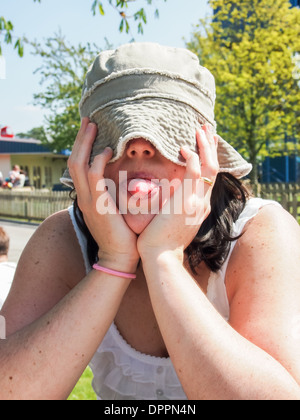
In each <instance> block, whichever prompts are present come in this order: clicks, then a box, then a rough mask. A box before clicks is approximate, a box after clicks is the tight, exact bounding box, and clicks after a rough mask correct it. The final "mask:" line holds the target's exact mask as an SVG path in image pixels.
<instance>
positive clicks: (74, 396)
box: [68, 367, 97, 401]
mask: <svg viewBox="0 0 300 420" xmlns="http://www.w3.org/2000/svg"><path fill="white" fill-rule="evenodd" d="M92 379H93V374H92V371H91V369H90V368H89V367H87V368H86V370H85V371H84V372H83V374H82V376H81V378H80V379H79V381H78V383H77V385H76V386H75V388H74V389H73V391H72V392H71V395H70V396H69V398H68V401H95V400H96V399H97V397H96V394H95V393H94V391H93V388H92Z"/></svg>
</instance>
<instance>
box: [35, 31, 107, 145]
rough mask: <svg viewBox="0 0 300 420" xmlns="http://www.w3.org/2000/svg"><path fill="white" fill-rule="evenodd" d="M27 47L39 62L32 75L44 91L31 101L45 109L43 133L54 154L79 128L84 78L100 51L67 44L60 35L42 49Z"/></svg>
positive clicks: (37, 46) (66, 143) (92, 46)
mask: <svg viewBox="0 0 300 420" xmlns="http://www.w3.org/2000/svg"><path fill="white" fill-rule="evenodd" d="M31 45H32V46H33V48H34V54H35V55H39V56H40V57H42V59H43V64H42V66H41V67H39V68H38V69H37V70H36V72H38V73H39V74H40V75H41V84H42V85H43V86H45V88H44V90H43V91H42V92H40V93H38V94H36V95H34V100H35V103H36V104H40V105H41V106H43V107H45V108H48V109H49V115H48V116H47V117H46V132H47V137H48V138H49V140H50V142H48V141H46V144H47V146H48V147H50V148H51V149H52V150H54V151H60V150H62V149H68V148H71V147H72V145H73V143H74V140H75V137H76V135H77V132H78V130H79V126H80V116H79V110H78V104H79V101H80V99H81V90H82V85H83V81H84V77H85V74H86V72H87V71H88V68H89V66H90V65H91V63H92V61H93V60H94V58H95V56H96V55H97V54H98V53H99V52H100V48H99V47H97V46H96V45H95V44H94V45H91V44H87V45H84V46H83V45H81V44H79V45H78V46H76V47H75V46H72V45H69V44H68V43H67V42H66V40H65V38H64V37H63V36H62V35H61V34H56V35H55V36H54V37H52V38H49V39H47V40H46V43H45V46H42V45H41V44H39V43H31ZM44 142H45V141H44Z"/></svg>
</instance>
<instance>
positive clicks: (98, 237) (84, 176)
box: [68, 118, 140, 272]
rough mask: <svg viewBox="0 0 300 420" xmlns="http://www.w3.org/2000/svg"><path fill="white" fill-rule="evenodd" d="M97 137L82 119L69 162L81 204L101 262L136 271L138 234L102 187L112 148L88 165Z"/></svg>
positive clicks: (94, 128) (110, 266)
mask: <svg viewBox="0 0 300 420" xmlns="http://www.w3.org/2000/svg"><path fill="white" fill-rule="evenodd" d="M96 135H97V125H96V124H94V123H91V122H90V121H89V119H88V118H83V120H82V124H81V128H80V130H79V132H78V135H77V137H76V141H75V143H74V147H73V150H72V154H71V156H70V158H69V160H68V167H69V171H70V175H71V177H72V179H73V183H74V186H75V189H76V193H77V200H78V205H79V208H80V209H81V211H82V213H83V217H84V221H85V223H86V225H87V227H88V229H89V231H90V233H91V234H92V236H93V238H94V239H95V241H96V242H97V244H98V246H99V263H100V264H101V265H103V266H106V267H107V268H111V269H114V270H118V271H122V272H134V271H135V270H136V267H137V264H138V261H139V258H140V257H139V254H138V250H137V235H136V234H135V233H134V232H133V231H132V230H131V229H130V228H129V227H128V225H127V224H126V222H125V220H124V218H123V216H122V215H121V214H120V213H119V211H118V209H117V207H116V203H115V201H114V200H113V198H112V197H111V195H110V194H109V192H108V191H106V190H105V188H103V185H104V170H105V167H106V165H107V163H108V162H109V161H110V159H111V158H112V154H113V151H112V149H110V148H106V149H105V150H104V151H103V152H102V153H101V154H100V155H98V156H96V157H95V159H94V161H93V163H92V165H91V166H90V165H89V160H90V155H91V149H92V145H93V143H94V141H95V138H96ZM99 186H100V188H99ZM99 203H105V209H106V211H101V209H100V208H99ZM97 206H98V207H97ZM107 210H108V211H107Z"/></svg>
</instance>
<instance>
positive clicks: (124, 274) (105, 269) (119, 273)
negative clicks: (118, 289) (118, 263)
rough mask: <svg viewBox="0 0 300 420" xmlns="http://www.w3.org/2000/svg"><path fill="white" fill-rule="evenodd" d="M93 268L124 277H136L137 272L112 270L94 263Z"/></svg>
mask: <svg viewBox="0 0 300 420" xmlns="http://www.w3.org/2000/svg"><path fill="white" fill-rule="evenodd" d="M93 269H94V270H97V271H103V273H107V274H111V275H112V276H117V277H123V278H125V279H136V275H135V274H130V273H122V271H116V270H111V269H110V268H106V267H102V266H101V265H98V264H94V265H93Z"/></svg>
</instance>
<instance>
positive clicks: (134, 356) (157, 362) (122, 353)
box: [69, 198, 279, 400]
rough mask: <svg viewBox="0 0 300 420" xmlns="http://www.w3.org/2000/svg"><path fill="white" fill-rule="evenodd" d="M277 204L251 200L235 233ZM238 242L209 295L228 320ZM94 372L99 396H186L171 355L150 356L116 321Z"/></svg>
mask: <svg viewBox="0 0 300 420" xmlns="http://www.w3.org/2000/svg"><path fill="white" fill-rule="evenodd" d="M267 204H275V205H277V206H279V204H278V203H276V202H274V201H267V200H263V199H260V198H251V199H249V200H248V202H247V204H246V206H245V209H244V210H243V212H242V213H241V215H240V217H239V218H238V220H237V221H236V223H235V224H234V226H233V236H238V235H240V234H241V233H242V230H243V228H244V226H245V224H246V223H247V222H248V221H249V220H250V219H252V218H253V217H254V216H255V215H256V214H257V213H258V211H259V209H260V208H261V207H263V206H265V205H267ZM69 214H70V217H71V220H72V222H73V226H74V229H75V232H76V235H77V238H78V241H79V244H80V247H81V250H82V254H83V258H84V262H85V268H86V272H87V273H88V272H89V271H90V270H91V266H90V264H89V261H88V256H87V245H86V239H85V237H84V235H83V234H82V232H81V231H80V229H79V227H78V225H77V223H76V221H75V218H74V209H73V206H72V207H70V208H69ZM235 244H236V241H234V242H232V244H231V248H230V252H229V255H228V257H227V259H226V261H225V262H224V264H223V266H222V268H221V270H220V271H218V272H217V273H211V275H210V278H209V281H208V289H207V298H208V299H209V301H210V302H211V303H212V304H213V305H214V307H215V308H216V309H217V310H218V312H219V313H220V314H221V315H222V317H223V318H224V319H226V320H227V321H228V319H229V315H230V307H229V303H228V298H227V292H226V288H225V275H226V270H227V266H228V262H229V260H230V257H231V254H232V251H233V249H234V246H235ZM90 367H91V369H92V371H93V374H94V379H93V388H94V391H95V393H96V395H97V397H98V399H103V400H184V399H187V397H186V395H185V393H184V391H183V389H182V386H181V384H180V382H179V379H178V377H177V374H176V372H175V369H174V366H173V364H172V362H171V359H170V358H162V357H155V356H150V355H147V354H144V353H141V352H139V351H137V350H135V349H134V348H132V347H131V346H130V345H129V344H128V343H127V342H126V341H125V340H124V338H123V337H122V336H121V334H120V333H119V331H118V329H117V327H116V325H115V324H114V323H113V324H112V325H111V327H110V328H109V330H108V332H107V334H106V336H105V337H104V339H103V341H102V343H101V345H100V347H99V348H98V350H97V352H96V354H95V355H94V357H93V359H92V360H91V362H90Z"/></svg>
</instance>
